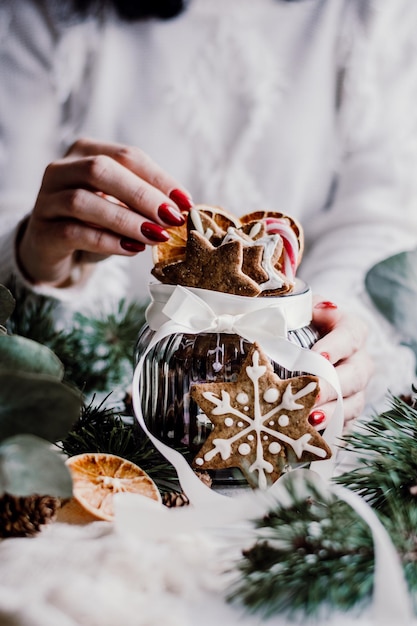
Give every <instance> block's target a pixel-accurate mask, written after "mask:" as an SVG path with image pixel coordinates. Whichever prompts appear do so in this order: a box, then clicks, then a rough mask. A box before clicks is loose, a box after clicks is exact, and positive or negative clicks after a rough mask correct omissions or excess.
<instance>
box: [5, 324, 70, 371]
mask: <svg viewBox="0 0 417 626" xmlns="http://www.w3.org/2000/svg"><path fill="white" fill-rule="evenodd" d="M6 369H7V370H8V371H12V370H17V371H23V372H28V373H33V374H37V373H42V374H47V375H49V376H54V377H55V378H58V379H59V380H62V378H63V376H64V366H63V365H62V363H61V361H60V360H59V359H58V357H57V356H56V354H55V353H54V352H52V350H50V349H49V348H47V347H46V346H43V345H42V344H40V343H38V342H37V341H33V340H32V339H27V338H26V337H20V336H19V335H0V371H1V370H6Z"/></svg>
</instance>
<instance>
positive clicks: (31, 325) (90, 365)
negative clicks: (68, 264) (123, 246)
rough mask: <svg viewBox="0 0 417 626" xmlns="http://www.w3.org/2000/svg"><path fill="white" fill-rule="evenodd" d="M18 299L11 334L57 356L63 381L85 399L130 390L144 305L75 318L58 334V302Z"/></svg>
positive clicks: (27, 297) (122, 306) (26, 294)
mask: <svg viewBox="0 0 417 626" xmlns="http://www.w3.org/2000/svg"><path fill="white" fill-rule="evenodd" d="M16 299H17V306H16V308H15V311H14V312H13V314H12V316H11V318H10V320H9V322H8V326H7V327H8V330H9V332H11V333H14V334H18V335H22V336H24V337H28V338H30V339H33V340H34V341H38V342H39V343H41V344H43V345H46V346H47V347H48V348H50V349H51V350H52V351H53V352H55V354H56V355H57V356H58V358H59V359H60V360H61V361H62V363H63V365H64V368H65V380H66V381H67V382H70V383H72V384H73V385H75V386H76V387H78V388H79V389H82V390H83V391H84V393H86V394H92V393H93V392H95V391H104V392H106V391H111V390H114V388H115V387H123V386H124V387H125V388H127V387H128V386H129V384H130V381H131V379H132V373H133V353H134V347H135V343H136V340H137V335H138V332H139V329H140V328H141V326H142V325H143V323H144V312H145V306H146V305H145V304H137V303H127V302H126V301H125V300H121V301H120V302H119V303H118V305H117V306H116V309H115V311H114V312H110V313H109V314H103V315H100V316H96V317H93V316H91V317H88V316H86V315H83V314H81V313H76V314H74V315H73V316H72V317H71V318H70V319H68V321H67V323H66V326H65V328H64V329H57V325H56V319H57V318H58V317H59V313H60V303H59V302H58V301H57V300H54V299H52V298H45V297H41V296H34V295H33V294H31V293H29V292H27V291H24V290H21V291H19V293H18V294H17V296H16Z"/></svg>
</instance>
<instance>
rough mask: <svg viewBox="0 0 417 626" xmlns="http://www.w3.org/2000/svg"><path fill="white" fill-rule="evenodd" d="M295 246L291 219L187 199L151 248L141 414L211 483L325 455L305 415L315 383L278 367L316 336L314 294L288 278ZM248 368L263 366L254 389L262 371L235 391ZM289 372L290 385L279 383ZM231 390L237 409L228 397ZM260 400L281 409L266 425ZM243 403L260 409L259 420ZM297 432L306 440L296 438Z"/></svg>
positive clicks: (268, 476) (265, 474) (254, 478)
mask: <svg viewBox="0 0 417 626" xmlns="http://www.w3.org/2000/svg"><path fill="white" fill-rule="evenodd" d="M302 252H303V232H302V228H301V226H300V225H299V224H298V223H297V222H296V221H295V220H294V219H293V218H291V217H290V216H287V215H284V214H282V213H278V212H270V211H265V212H262V211H258V212H254V213H250V214H248V215H245V216H244V217H242V218H237V217H235V216H234V215H232V214H230V213H228V212H227V211H225V210H223V209H220V208H217V207H209V206H206V205H198V206H196V207H194V208H193V209H192V210H191V211H190V213H189V214H188V217H187V221H186V224H184V226H183V227H181V228H175V229H171V238H170V240H169V241H167V242H165V243H162V244H159V245H158V246H156V247H155V249H154V268H153V271H152V273H153V275H154V277H155V278H156V279H157V281H155V282H153V283H152V284H151V285H150V293H151V303H150V305H149V307H148V309H147V312H146V319H147V323H146V324H145V326H144V327H143V328H142V329H141V331H140V334H139V338H138V342H137V346H136V362H137V363H138V364H139V365H138V367H140V369H141V373H140V378H139V383H138V384H139V397H140V405H141V411H142V414H143V419H144V422H145V424H146V427H147V429H148V430H149V431H150V433H152V435H153V436H154V437H156V438H157V439H158V440H160V441H162V442H163V443H165V444H167V445H168V446H169V447H171V448H174V449H177V450H181V451H182V453H183V454H184V455H185V457H186V458H187V460H188V461H189V463H190V465H191V466H192V467H193V468H195V469H201V470H207V471H208V472H209V473H210V474H211V477H212V479H213V481H214V482H215V483H219V484H222V483H225V484H228V483H231V484H234V483H249V484H250V485H251V486H255V487H256V486H263V487H265V486H266V485H267V484H270V483H271V482H273V481H274V480H276V479H277V477H279V476H280V475H281V473H282V472H283V471H286V469H287V468H288V467H289V466H292V465H298V464H300V463H301V464H303V463H306V462H308V461H311V460H319V459H320V458H328V456H329V454H330V452H329V450H328V449H327V448H326V446H325V445H324V446H321V447H320V446H319V445H318V442H317V441H315V439H316V434H315V433H316V431H315V430H314V429H312V428H311V427H310V426H309V424H308V413H306V410H307V409H308V408H310V409H311V407H312V406H313V404H314V401H315V398H316V396H317V394H318V380H317V379H315V380H314V381H313V380H308V381H307V380H305V385H303V384H302V383H300V382H299V381H300V380H301V379H302V378H304V374H305V372H303V370H302V368H300V369H296V370H293V369H289V368H288V367H286V366H285V364H288V362H289V361H288V355H287V356H286V357H285V358H284V355H285V354H286V353H287V352H288V351H289V352H291V350H289V347H291V346H292V347H294V346H297V347H298V349H299V351H301V349H309V348H311V346H312V345H313V344H314V343H315V341H316V340H317V339H318V334H317V332H316V330H315V329H314V327H313V326H312V325H311V313H312V297H311V291H310V289H309V287H308V286H307V285H306V284H305V283H304V282H302V281H301V280H300V279H298V278H297V277H296V270H297V267H298V265H299V263H300V260H301V256H302ZM255 348H256V349H255ZM281 356H282V358H281ZM248 359H249V361H250V362H249V361H248ZM255 361H256V363H255ZM296 362H297V363H298V364H299V363H300V360H299V359H298V360H296ZM256 364H257V365H256ZM260 364H261V365H260ZM248 367H249V369H250V371H255V369H256V368H258V369H257V370H256V371H258V372H260V371H262V372H264V369H262V368H266V369H267V370H268V371H267V372H266V370H265V372H264V373H267V374H268V377H269V378H268V380H269V383H268V384H269V387H268V389H264V390H263V394H264V395H263V397H262V398H260V396H259V393H260V392H259V385H260V384H261V385H263V384H264V381H263V380H261V377H260V378H259V380H258V381H257V382H256V383H255V382H254V381H253V380H252V382H251V383H250V388H251V390H252V391H251V392H250V391H249V392H248V390H247V389H246V388H245V389H244V390H240V389H237V388H236V384H238V383H239V381H243V380H244V379H247V375H246V373H247V371H249V370H248ZM259 367H261V370H259ZM262 376H263V374H262ZM271 376H272V378H271ZM265 380H266V379H265ZM290 380H291V381H295V380H297V381H298V382H296V383H295V382H291V384H290V385H288V384H284V385H282V381H290ZM230 384H232V385H233V387H232V388H230ZM205 385H207V388H206V387H205ZM213 385H214V388H213V387H212V386H213ZM222 385H224V387H222ZM271 385H272V387H275V391H273V390H271V389H272V387H271V388H270V386H271ZM300 385H301V387H300ZM287 387H288V390H287V391H286V392H285V389H287ZM304 387H305V388H306V389H307V387H308V390H309V391H308V392H307V391H305V392H303V389H304ZM313 387H314V389H313ZM232 389H233V390H234V391H232ZM294 390H295V391H294ZM285 394H286V395H285ZM297 394H298V396H297ZM284 395H285V398H284ZM232 396H233V398H234V403H235V405H236V402H237V403H238V404H239V403H240V404H242V407H240V406H232V404H233V403H231V402H230V398H231V397H232ZM255 396H256V397H255ZM307 396H308V398H307ZM301 397H306V398H307V401H305V402H303V401H300V400H297V398H301ZM227 398H228V400H227ZM269 398H270V399H272V398H274V399H275V403H274V402H272V404H274V407H272V404H271V403H269V404H268V402H267V401H268V399H269ZM265 399H266V400H265ZM277 400H279V402H278V403H277ZM260 402H261V404H260ZM265 402H267V405H268V406H267V407H266V408H265V407H264V408H262V406H263V404H262V403H265ZM261 405H262V406H261ZM297 405H298V406H297ZM278 406H280V407H281V408H280V409H278V408H277V407H278ZM225 407H226V408H225ZM227 407H228V408H227ZM268 407H269V410H271V408H273V412H274V413H277V415H278V414H279V415H278V417H277V420H278V421H275V426H274V427H271V426H273V425H272V424H270V425H268V424H264V423H263V421H265V420H263V415H265V416H267V415H268ZM291 407H292V409H291ZM301 407H302V409H303V412H301ZM299 408H300V410H299ZM226 409H227V410H226ZM291 411H292V412H293V417H294V419H295V418H297V419H296V420H295V421H297V424H298V426H297V433H299V435H300V436H299V437H295V436H294V432H293V431H294V428H293V427H294V424H295V422H294V419H292V418H291V415H290V414H291ZM297 411H298V415H296V413H297ZM248 412H252V413H253V412H255V413H257V420H258V421H257V422H256V420H255V416H254V415H249V414H248ZM260 412H261V413H262V415H261V416H260V415H259V414H260ZM281 414H282V415H281ZM219 415H222V416H223V417H222V418H221V420H220V422H221V424H219V419H218V416H219ZM265 419H266V418H265ZM279 420H280V421H281V426H279V430H280V433H279V434H278V435H277V434H276V432H277V431H276V425H277V424H278V422H279ZM269 421H270V422H272V421H273V420H272V418H271V419H270V420H269ZM287 422H288V423H287ZM289 422H291V423H292V426H291V424H290V423H289ZM291 428H293V430H292V431H291ZM225 429H226V430H225ZM303 429H304V430H303ZM286 430H287V431H288V432H287V433H286V432H285V431H286ZM281 431H282V432H281ZM217 432H219V433H220V434H221V436H220V435H219V436H217V435H216V434H217ZM290 432H292V434H290ZM274 433H275V434H274ZM306 433H307V434H306ZM317 436H318V435H317ZM301 439H302V440H303V441H310V440H311V441H310V444H309V445H305V446H304V445H302V446H301V447H300V444H297V441H298V440H301ZM313 439H314V441H315V444H314V445H313ZM232 440H233V441H232ZM221 441H224V442H225V443H221ZM231 442H232V443H231ZM294 442H295V443H294ZM309 446H310V449H309ZM261 448H262V449H263V450H264V451H265V454H263V453H260V450H261ZM259 454H261V456H262V463H263V464H264V465H263V468H262V471H261V469H260V465H259V458H258V457H259ZM262 463H261V465H262ZM251 468H252V469H251ZM261 483H262V484H261Z"/></svg>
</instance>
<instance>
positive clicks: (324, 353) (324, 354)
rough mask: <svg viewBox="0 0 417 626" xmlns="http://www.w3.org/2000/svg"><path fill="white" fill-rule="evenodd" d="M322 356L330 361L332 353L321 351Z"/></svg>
mask: <svg viewBox="0 0 417 626" xmlns="http://www.w3.org/2000/svg"><path fill="white" fill-rule="evenodd" d="M320 354H321V356H324V358H325V359H327V360H328V361H330V354H329V353H328V352H320Z"/></svg>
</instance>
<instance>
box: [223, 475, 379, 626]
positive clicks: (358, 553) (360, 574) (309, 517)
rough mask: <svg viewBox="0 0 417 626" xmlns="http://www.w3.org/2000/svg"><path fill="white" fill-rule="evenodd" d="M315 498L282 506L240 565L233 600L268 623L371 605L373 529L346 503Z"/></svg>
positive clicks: (260, 530) (277, 507) (264, 522)
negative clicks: (280, 616)
mask: <svg viewBox="0 0 417 626" xmlns="http://www.w3.org/2000/svg"><path fill="white" fill-rule="evenodd" d="M310 490H311V496H310V497H308V498H306V499H305V500H303V501H300V500H299V499H297V498H296V497H295V495H294V494H292V498H293V504H292V506H290V507H288V508H286V507H284V506H282V505H280V504H279V503H277V504H276V505H275V506H274V508H273V510H272V511H271V512H270V514H269V515H268V516H267V517H265V518H264V519H263V520H258V523H257V526H258V530H257V531H256V534H257V536H258V539H257V541H256V543H255V544H254V545H253V546H252V547H251V548H250V549H249V550H246V551H245V552H244V554H243V559H242V560H241V561H240V563H239V564H238V570H239V573H240V577H239V580H238V581H237V582H236V584H235V585H234V586H233V588H232V591H231V593H230V596H229V599H230V600H231V601H235V602H236V601H239V602H241V603H243V604H244V605H245V607H246V608H247V609H248V610H249V611H250V612H252V613H258V614H260V615H261V616H262V617H263V618H269V617H271V616H273V615H275V614H281V613H284V614H286V615H287V616H288V617H290V618H292V619H294V618H296V617H297V616H300V615H302V616H305V615H310V616H316V617H317V616H318V615H319V614H320V616H323V613H329V612H330V611H331V610H332V609H335V608H336V609H340V610H348V609H350V608H352V607H353V606H356V605H359V604H364V603H366V602H367V601H368V600H369V597H370V594H371V591H372V585H373V543H372V537H371V533H370V530H369V528H368V527H367V525H366V524H365V522H363V520H361V519H360V518H359V517H358V516H357V514H356V513H355V512H354V511H353V510H352V509H351V508H350V507H349V506H348V505H347V504H345V503H344V502H341V501H339V500H335V499H334V498H333V497H331V496H327V497H323V495H320V494H319V493H318V492H317V491H316V490H315V489H314V488H313V487H311V486H310Z"/></svg>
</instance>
